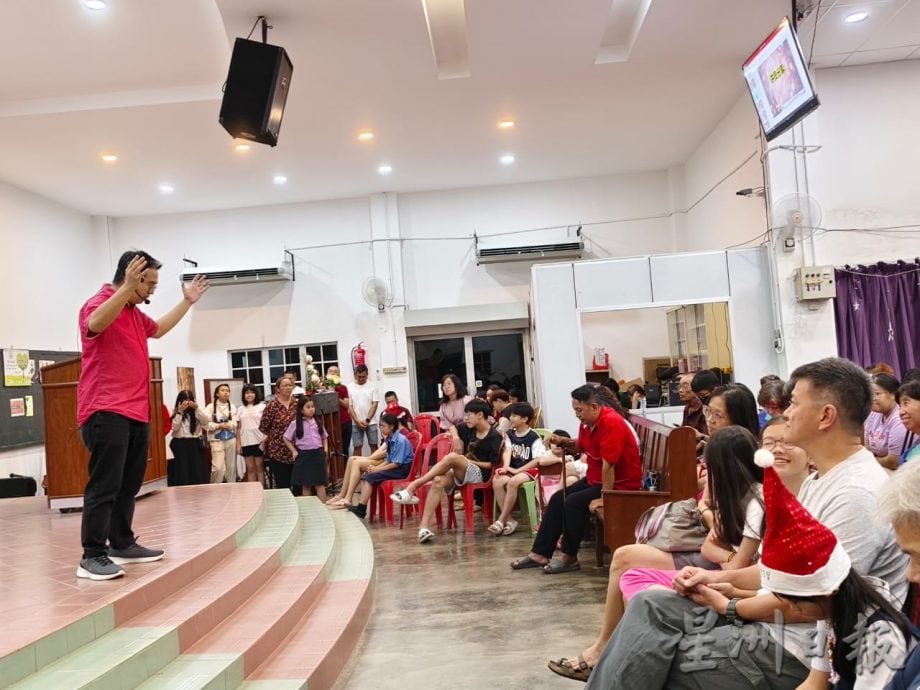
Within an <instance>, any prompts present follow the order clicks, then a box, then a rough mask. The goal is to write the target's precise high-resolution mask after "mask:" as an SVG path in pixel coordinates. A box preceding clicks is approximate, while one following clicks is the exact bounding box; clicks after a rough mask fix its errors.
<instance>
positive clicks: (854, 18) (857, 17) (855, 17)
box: [843, 12, 869, 24]
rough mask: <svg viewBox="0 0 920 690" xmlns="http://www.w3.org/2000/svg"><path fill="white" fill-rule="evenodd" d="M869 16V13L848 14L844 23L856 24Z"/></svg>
mask: <svg viewBox="0 0 920 690" xmlns="http://www.w3.org/2000/svg"><path fill="white" fill-rule="evenodd" d="M868 16H869V13H868V12H854V13H853V14H848V15H847V16H846V17H845V18H844V20H843V21H845V22H846V23H847V24H856V23H857V22H861V21H863V20H864V19H865V18H866V17H868Z"/></svg>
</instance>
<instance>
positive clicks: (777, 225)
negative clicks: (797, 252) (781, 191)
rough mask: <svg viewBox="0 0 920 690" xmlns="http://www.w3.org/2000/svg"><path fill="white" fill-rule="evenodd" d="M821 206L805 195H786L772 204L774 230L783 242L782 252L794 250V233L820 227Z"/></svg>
mask: <svg viewBox="0 0 920 690" xmlns="http://www.w3.org/2000/svg"><path fill="white" fill-rule="evenodd" d="M821 215H822V213H821V205H820V204H819V203H818V202H817V200H816V199H814V198H813V197H810V196H808V195H807V194H787V195H786V196H784V197H781V198H780V199H778V200H777V202H776V203H775V204H773V224H774V229H776V230H778V231H779V234H780V237H781V238H782V240H783V251H786V252H791V251H793V250H794V249H795V231H796V230H798V229H801V230H812V231H813V230H815V229H816V228H820V227H821Z"/></svg>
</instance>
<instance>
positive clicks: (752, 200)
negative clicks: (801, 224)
mask: <svg viewBox="0 0 920 690" xmlns="http://www.w3.org/2000/svg"><path fill="white" fill-rule="evenodd" d="M739 81H740V80H739ZM759 133H760V126H759V124H758V123H757V116H756V114H755V113H754V106H753V104H752V103H751V99H750V97H749V96H748V95H747V94H744V95H742V97H741V98H739V99H738V101H737V102H736V103H735V105H734V106H732V108H731V110H729V112H728V113H727V114H726V115H725V117H724V118H723V119H722V121H721V122H719V124H718V125H716V127H715V129H713V131H712V132H711V133H710V134H709V136H708V137H706V139H705V140H703V142H701V143H700V145H699V147H697V149H696V150H695V151H694V152H693V155H691V156H690V158H689V159H688V160H687V162H686V163H685V164H684V186H685V202H686V205H688V206H690V207H691V208H690V210H688V211H687V213H686V215H685V216H684V222H683V231H684V233H683V237H682V238H681V240H682V243H681V244H679V245H678V249H680V250H682V251H696V250H714V249H725V248H727V247H729V246H731V245H735V244H738V243H740V242H744V241H746V240H749V239H752V238H755V237H757V236H758V235H761V234H763V233H764V232H765V231H766V229H767V219H766V214H765V211H764V201H763V199H762V198H760V197H742V196H738V195H737V194H736V193H735V192H737V191H738V190H741V189H749V188H750V189H755V188H758V187H763V184H764V180H763V168H762V165H761V162H760V151H761V147H760V139H759ZM739 166H740V167H739ZM756 244H757V243H756V242H754V243H752V245H751V246H756Z"/></svg>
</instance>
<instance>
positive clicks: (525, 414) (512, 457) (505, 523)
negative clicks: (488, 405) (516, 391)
mask: <svg viewBox="0 0 920 690" xmlns="http://www.w3.org/2000/svg"><path fill="white" fill-rule="evenodd" d="M507 409H508V411H509V413H508V414H509V416H508V421H509V424H510V428H509V429H508V433H506V434H505V448H504V451H503V452H502V466H501V467H499V468H498V469H496V470H495V473H494V475H493V477H492V491H493V492H494V493H495V503H496V505H498V506H499V508H500V509H501V512H500V513H499V515H498V518H497V519H496V520H495V522H493V523H492V524H491V525H489V531H490V532H491V533H492V534H494V535H496V536H500V535H505V536H507V535H509V534H512V533H513V532H514V530H516V529H517V526H518V521H517V520H514V519H512V518H511V511H512V510H514V505H515V503H517V496H518V489H519V488H521V487H522V486H523V485H524V484H525V483H526V482H529V481H533V478H534V477H535V476H536V475H537V466H538V464H539V462H540V458H542V457H543V456H544V455H546V449H545V448H544V447H543V439H541V438H540V435H539V434H538V433H537V432H536V431H534V430H533V429H531V428H530V420H531V419H533V407H531V406H530V405H529V404H528V403H523V402H521V403H514V404H513V405H509V406H508V407H507Z"/></svg>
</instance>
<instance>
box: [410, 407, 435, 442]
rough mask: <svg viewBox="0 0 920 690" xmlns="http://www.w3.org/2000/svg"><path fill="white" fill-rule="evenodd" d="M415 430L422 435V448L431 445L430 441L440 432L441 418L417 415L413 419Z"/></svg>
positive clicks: (430, 415) (431, 415)
mask: <svg viewBox="0 0 920 690" xmlns="http://www.w3.org/2000/svg"><path fill="white" fill-rule="evenodd" d="M412 421H413V422H415V430H416V431H418V432H419V433H420V434H421V435H422V446H427V445H428V444H429V443H431V439H433V438H434V437H435V436H437V435H438V433H440V431H441V418H440V417H438V416H437V415H433V414H417V415H415V419H413V420H412Z"/></svg>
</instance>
